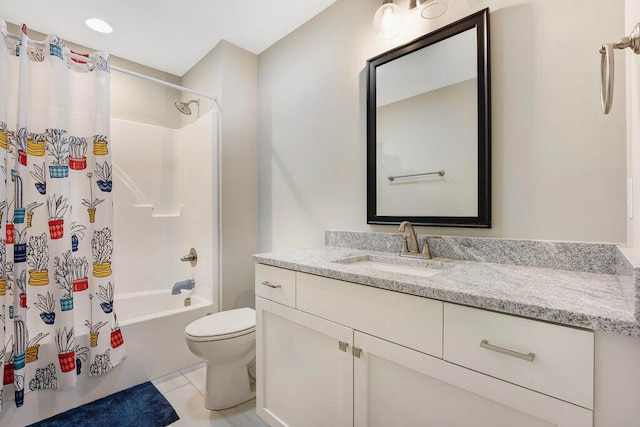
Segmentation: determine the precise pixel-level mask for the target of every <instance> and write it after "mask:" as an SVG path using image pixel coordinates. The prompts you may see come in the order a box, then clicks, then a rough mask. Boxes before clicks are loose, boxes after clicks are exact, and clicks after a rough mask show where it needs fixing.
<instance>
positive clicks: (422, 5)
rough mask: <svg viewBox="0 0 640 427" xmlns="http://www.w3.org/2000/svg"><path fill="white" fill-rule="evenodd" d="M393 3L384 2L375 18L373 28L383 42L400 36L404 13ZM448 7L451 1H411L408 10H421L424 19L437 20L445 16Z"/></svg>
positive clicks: (389, 0) (387, 0) (390, 1)
mask: <svg viewBox="0 0 640 427" xmlns="http://www.w3.org/2000/svg"><path fill="white" fill-rule="evenodd" d="M393 1H394V0H383V2H382V6H380V8H379V9H378V10H377V11H376V14H375V15H374V16H373V26H374V28H375V30H376V34H377V35H378V38H379V39H382V40H391V39H393V38H395V37H396V36H397V35H398V34H400V26H401V25H402V18H403V15H404V12H403V10H402V9H401V8H400V7H399V6H398V5H396V4H395V3H394V2H393ZM448 5H449V0H409V4H408V9H409V10H414V9H418V10H420V16H422V17H423V18H424V19H435V18H439V17H441V16H442V15H444V14H445V12H446V11H447V6H448ZM412 15H413V14H412Z"/></svg>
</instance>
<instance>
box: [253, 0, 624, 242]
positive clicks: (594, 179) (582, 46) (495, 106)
mask: <svg viewBox="0 0 640 427" xmlns="http://www.w3.org/2000/svg"><path fill="white" fill-rule="evenodd" d="M379 5H380V2H379V1H377V0H338V1H337V2H336V3H334V4H333V5H332V6H330V7H329V8H327V9H326V10H325V11H324V12H323V13H321V14H320V15H318V16H316V17H315V18H314V19H312V20H311V21H309V22H307V23H306V24H305V25H303V26H302V27H300V28H299V29H298V30H296V31H295V32H293V33H292V34H290V35H289V36H287V37H285V38H284V39H282V40H281V41H279V42H278V43H276V44H275V45H274V46H272V47H271V48H269V49H268V50H267V51H265V52H263V53H262V54H261V55H260V56H259V74H258V88H259V94H258V99H259V105H258V112H259V117H258V183H259V184H258V185H259V187H258V218H259V224H258V230H259V234H258V249H259V250H260V251H266V250H272V249H273V250H278V249H286V248H296V247H310V246H319V245H322V244H323V242H324V231H325V230H326V229H349V230H371V229H373V230H378V231H395V230H396V227H395V226H375V227H370V226H368V225H367V224H366V164H365V157H366V147H365V146H366V114H365V102H366V101H365V99H366V86H365V83H366V76H365V63H366V60H367V59H368V58H371V57H373V56H375V55H378V54H380V53H382V52H384V51H386V50H388V49H390V48H393V47H395V46H397V45H399V44H402V43H405V42H407V41H409V40H412V39H413V38H416V37H418V36H420V35H422V34H424V33H426V32H429V31H431V30H433V29H435V28H436V27H437V26H441V25H444V24H447V23H449V22H452V21H454V20H457V19H460V18H462V17H464V16H466V15H468V14H470V13H473V12H476V11H478V10H480V9H482V8H485V7H489V8H490V9H491V15H490V31H491V36H490V37H491V58H492V60H491V74H492V76H491V77H492V114H493V126H492V132H493V139H492V151H493V154H492V166H493V174H492V179H493V185H492V190H493V203H492V208H493V228H492V229H490V230H475V229H463V228H435V227H434V228H421V229H420V230H419V231H420V232H423V233H427V232H428V233H432V234H451V235H453V234H455V235H475V236H491V237H512V238H534V239H554V240H581V241H606V242H622V241H624V240H625V239H626V235H625V220H624V215H625V169H626V167H625V114H624V111H623V109H622V108H617V109H616V108H614V111H613V112H612V114H611V115H609V116H607V117H605V116H603V115H602V113H601V112H600V102H599V87H598V85H599V61H600V58H599V54H598V48H599V46H600V45H601V44H602V43H603V42H604V41H608V40H615V39H617V38H619V37H620V36H621V34H620V33H621V31H622V27H623V13H624V11H623V0H615V1H611V2H607V7H606V8H605V7H602V4H601V2H599V1H596V0H588V1H585V2H581V3H580V6H579V7H576V3H575V2H573V1H569V0H564V1H557V0H519V1H506V0H478V1H474V2H450V3H449V10H448V11H447V13H446V14H445V15H444V16H443V17H442V18H439V19H436V20H433V21H427V20H422V21H417V22H419V24H415V25H413V26H411V27H410V28H408V32H406V33H405V34H404V35H403V36H402V37H401V38H400V39H399V40H394V41H391V42H389V41H381V40H378V39H377V38H376V35H375V33H374V31H373V27H372V18H373V15H374V13H375V11H376V9H377V8H378V7H379ZM617 59H618V61H619V62H618V64H619V67H618V70H619V72H618V74H617V77H618V79H617V86H616V96H615V100H614V104H615V105H618V106H620V105H624V92H625V88H624V76H623V72H624V65H623V60H622V58H620V56H618V57H617Z"/></svg>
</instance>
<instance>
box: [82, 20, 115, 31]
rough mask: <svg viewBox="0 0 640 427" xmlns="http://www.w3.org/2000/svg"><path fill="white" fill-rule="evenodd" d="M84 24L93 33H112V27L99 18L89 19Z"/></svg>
mask: <svg viewBox="0 0 640 427" xmlns="http://www.w3.org/2000/svg"><path fill="white" fill-rule="evenodd" d="M84 22H85V23H86V24H87V27H89V28H91V29H92V30H93V31H97V32H99V33H105V34H109V33H111V32H113V27H112V26H111V25H109V23H107V22H106V21H104V20H102V19H100V18H89V19H87V20H86V21H84Z"/></svg>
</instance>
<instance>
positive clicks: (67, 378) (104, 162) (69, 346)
mask: <svg viewBox="0 0 640 427" xmlns="http://www.w3.org/2000/svg"><path fill="white" fill-rule="evenodd" d="M0 32H2V38H3V39H5V40H6V39H7V37H9V36H10V35H9V34H8V33H7V31H6V25H5V23H4V21H0ZM28 42H29V38H28V36H27V27H26V26H23V27H22V31H21V33H20V42H19V46H20V47H19V49H16V44H17V42H14V41H9V43H8V45H9V46H8V47H7V48H3V49H0V69H2V70H3V72H2V81H1V82H0V92H1V93H0V98H2V99H5V100H6V101H7V102H6V105H7V106H13V105H17V111H13V110H9V111H7V110H6V109H4V108H3V109H2V110H0V147H1V149H0V156H2V159H0V163H2V164H5V165H6V167H7V168H6V169H4V167H3V171H4V173H5V175H6V181H5V182H6V186H4V187H2V188H0V206H1V209H0V211H1V212H2V213H3V214H2V219H1V221H2V222H1V223H0V227H1V228H2V229H3V230H5V231H6V232H5V231H3V233H5V236H4V237H6V240H5V239H0V253H1V256H0V280H1V282H0V303H1V304H0V306H1V307H2V310H3V312H2V313H1V315H2V317H1V318H2V322H3V323H4V325H3V326H4V327H3V328H2V331H0V343H1V349H0V352H1V353H0V362H3V365H4V366H3V371H4V372H3V374H4V376H3V377H4V381H3V385H4V387H3V388H2V392H1V393H0V394H1V395H2V398H3V400H5V401H6V400H12V399H13V400H15V405H16V406H17V407H20V406H22V405H23V404H24V403H25V402H27V406H29V405H28V403H29V400H30V397H26V398H25V394H26V393H28V392H30V391H37V390H44V389H57V388H69V387H73V386H75V385H76V384H77V382H78V376H79V375H81V374H86V375H89V376H99V375H102V374H106V373H108V372H109V371H111V370H112V369H113V368H114V366H117V365H118V364H119V363H120V362H121V361H122V360H123V359H124V357H125V350H124V345H123V342H124V339H123V336H122V331H121V329H120V327H119V325H118V321H117V317H116V313H115V311H114V308H113V289H114V285H115V280H114V276H113V272H114V270H115V269H116V265H115V264H114V263H113V262H112V261H113V237H112V230H113V197H112V184H113V178H112V162H111V155H110V150H111V148H112V147H111V143H110V142H111V140H110V132H109V57H108V55H107V54H105V53H101V52H96V53H92V54H91V55H90V56H89V58H90V60H91V61H92V63H93V65H92V66H91V67H90V66H89V65H88V64H87V63H84V62H77V61H76V62H72V61H71V60H70V59H69V58H68V56H66V55H68V53H69V49H68V48H67V47H66V46H65V44H64V43H63V42H62V40H60V39H59V38H58V37H57V36H55V35H50V36H48V37H47V38H46V40H45V41H44V46H43V48H40V49H39V48H38V47H35V46H32V47H30V48H29V49H27V48H26V46H27V45H28ZM16 53H18V56H17V57H16V56H15V54H16ZM7 71H10V72H7ZM16 89H17V90H16ZM52 111H55V112H56V114H51V112H52ZM100 301H103V302H105V303H107V304H108V309H105V308H104V307H102V306H101V305H100ZM105 327H106V328H105ZM27 364H28V366H27ZM32 403H33V402H32ZM34 406H35V405H34ZM27 411H28V410H27Z"/></svg>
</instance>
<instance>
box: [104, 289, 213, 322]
mask: <svg viewBox="0 0 640 427" xmlns="http://www.w3.org/2000/svg"><path fill="white" fill-rule="evenodd" d="M186 298H190V299H191V305H189V306H185V299H186ZM205 306H208V307H211V301H207V300H205V299H203V298H200V297H199V296H197V295H193V294H191V295H189V293H188V292H183V293H181V294H179V295H171V292H170V291H168V290H160V291H147V292H130V293H127V294H123V295H116V297H115V299H114V304H113V308H114V311H115V312H116V314H117V316H118V323H119V324H120V326H121V327H122V326H127V325H130V324H132V323H137V322H146V321H149V320H153V319H157V318H159V317H165V316H174V315H177V316H178V318H179V317H182V315H181V313H185V312H189V311H192V310H197V309H199V308H202V307H205Z"/></svg>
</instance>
